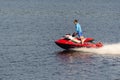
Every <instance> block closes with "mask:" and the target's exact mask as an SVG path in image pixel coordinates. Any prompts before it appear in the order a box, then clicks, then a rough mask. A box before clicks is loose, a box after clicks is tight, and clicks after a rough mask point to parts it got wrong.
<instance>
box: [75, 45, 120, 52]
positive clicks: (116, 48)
mask: <svg viewBox="0 0 120 80" xmlns="http://www.w3.org/2000/svg"><path fill="white" fill-rule="evenodd" d="M74 50H75V51H82V52H88V53H96V54H120V43H114V44H105V45H104V46H103V47H102V48H75V49H74Z"/></svg>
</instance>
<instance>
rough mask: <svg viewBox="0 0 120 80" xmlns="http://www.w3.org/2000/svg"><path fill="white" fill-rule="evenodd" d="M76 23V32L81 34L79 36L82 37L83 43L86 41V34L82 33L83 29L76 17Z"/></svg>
mask: <svg viewBox="0 0 120 80" xmlns="http://www.w3.org/2000/svg"><path fill="white" fill-rule="evenodd" d="M74 24H75V28H76V33H77V35H78V36H79V38H80V39H81V43H82V44H83V43H84V36H83V34H82V29H81V26H80V24H79V23H78V20H76V19H75V20H74Z"/></svg>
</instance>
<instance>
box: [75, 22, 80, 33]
mask: <svg viewBox="0 0 120 80" xmlns="http://www.w3.org/2000/svg"><path fill="white" fill-rule="evenodd" d="M75 28H76V32H77V33H82V29H81V26H80V24H79V23H77V24H76V25H75Z"/></svg>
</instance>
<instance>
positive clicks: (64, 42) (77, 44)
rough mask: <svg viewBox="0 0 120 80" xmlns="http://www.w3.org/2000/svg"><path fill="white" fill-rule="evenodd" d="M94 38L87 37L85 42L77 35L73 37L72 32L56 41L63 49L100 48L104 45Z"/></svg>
mask: <svg viewBox="0 0 120 80" xmlns="http://www.w3.org/2000/svg"><path fill="white" fill-rule="evenodd" d="M93 41H94V39H93V38H85V39H84V43H83V44H82V43H81V40H80V39H79V38H77V37H72V36H71V35H70V34H66V35H65V36H63V37H62V38H60V39H58V40H56V41H55V43H56V44H57V45H58V46H59V47H61V48H63V49H71V48H100V47H102V46H103V44H102V43H101V42H97V43H95V42H93Z"/></svg>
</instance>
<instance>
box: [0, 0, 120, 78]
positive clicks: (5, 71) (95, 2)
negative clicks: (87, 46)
mask: <svg viewBox="0 0 120 80" xmlns="http://www.w3.org/2000/svg"><path fill="white" fill-rule="evenodd" d="M74 19H79V22H80V24H81V26H82V29H83V31H84V36H86V37H93V38H95V39H96V40H98V41H102V42H103V43H119V42H120V0H0V80H120V55H119V54H118V55H114V54H112V55H110V54H109V53H108V54H106V55H103V54H95V53H86V52H81V51H63V49H61V48H59V47H58V46H56V45H55V44H54V40H56V39H58V38H60V37H61V36H63V35H64V34H66V33H73V32H74V31H75V29H74V24H73V20H74ZM117 47H119V46H117ZM113 48H115V47H113ZM108 51H109V49H108ZM113 53H114V52H113Z"/></svg>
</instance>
